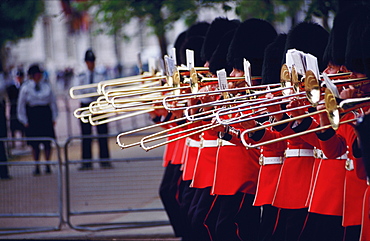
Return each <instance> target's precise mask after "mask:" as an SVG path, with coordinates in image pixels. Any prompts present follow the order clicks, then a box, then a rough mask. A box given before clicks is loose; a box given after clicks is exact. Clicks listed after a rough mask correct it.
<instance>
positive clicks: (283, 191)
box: [272, 123, 315, 209]
mask: <svg viewBox="0 0 370 241" xmlns="http://www.w3.org/2000/svg"><path fill="white" fill-rule="evenodd" d="M280 133H281V134H282V135H283V136H286V135H290V134H293V133H295V132H294V131H293V130H292V129H291V123H290V124H289V125H287V126H286V127H285V128H284V129H282V130H280ZM313 149H314V147H313V146H312V145H310V144H308V143H306V142H305V141H304V139H303V138H302V139H301V138H300V137H295V138H291V139H289V140H288V141H287V149H286V151H285V156H286V159H285V160H284V163H283V165H282V167H281V172H280V176H279V181H278V184H277V188H276V193H275V196H274V200H273V203H272V205H273V206H275V207H278V208H285V209H300V208H306V207H308V206H307V199H308V197H309V194H310V188H311V180H312V172H313V170H314V160H315V158H314V156H313Z"/></svg>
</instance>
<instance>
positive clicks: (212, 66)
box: [209, 29, 235, 75]
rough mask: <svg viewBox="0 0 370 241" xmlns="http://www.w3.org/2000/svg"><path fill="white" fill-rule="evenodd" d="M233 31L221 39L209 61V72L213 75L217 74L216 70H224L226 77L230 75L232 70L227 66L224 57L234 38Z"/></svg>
mask: <svg viewBox="0 0 370 241" xmlns="http://www.w3.org/2000/svg"><path fill="white" fill-rule="evenodd" d="M234 33H235V29H234V30H231V31H229V32H227V33H226V34H225V35H224V36H223V37H222V39H221V41H220V43H219V44H218V46H217V48H216V49H215V51H214V52H213V54H212V57H211V59H210V60H209V71H210V72H211V73H213V74H216V73H217V70H220V69H225V70H226V73H227V75H229V74H230V73H231V71H232V70H233V68H232V67H231V66H230V65H228V63H227V60H226V57H227V52H228V50H229V46H230V43H231V40H232V39H233V37H234Z"/></svg>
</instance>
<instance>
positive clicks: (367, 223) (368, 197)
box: [360, 185, 370, 241]
mask: <svg viewBox="0 0 370 241" xmlns="http://www.w3.org/2000/svg"><path fill="white" fill-rule="evenodd" d="M363 203H364V204H363V208H362V223H361V225H362V227H361V236H360V240H361V241H368V240H370V185H368V186H367V189H366V192H365V195H364V202H363Z"/></svg>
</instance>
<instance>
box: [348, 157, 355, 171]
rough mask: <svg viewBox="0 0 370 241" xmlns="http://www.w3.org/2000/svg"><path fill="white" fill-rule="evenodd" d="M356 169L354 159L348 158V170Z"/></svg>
mask: <svg viewBox="0 0 370 241" xmlns="http://www.w3.org/2000/svg"><path fill="white" fill-rule="evenodd" d="M354 169H355V167H354V165H353V161H352V160H351V159H349V158H348V159H347V161H346V170H347V171H353V170H354Z"/></svg>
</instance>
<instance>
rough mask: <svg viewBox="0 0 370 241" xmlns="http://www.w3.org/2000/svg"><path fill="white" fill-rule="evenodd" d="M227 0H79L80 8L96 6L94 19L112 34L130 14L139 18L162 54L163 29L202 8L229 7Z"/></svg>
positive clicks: (192, 16)
mask: <svg viewBox="0 0 370 241" xmlns="http://www.w3.org/2000/svg"><path fill="white" fill-rule="evenodd" d="M227 2H228V1H227V0H186V1H178V0H155V1H153V0H124V1H122V0H110V1H106V0H90V1H85V2H82V3H79V4H78V5H79V7H80V8H82V9H85V10H86V9H96V11H95V14H94V15H95V19H96V20H97V21H98V22H102V23H105V24H106V26H109V27H108V29H106V30H107V32H109V33H111V34H114V33H117V32H119V31H120V30H121V28H122V26H124V25H125V24H127V23H129V22H130V21H131V20H132V19H133V18H138V19H141V20H143V21H144V22H145V23H146V24H147V26H148V27H150V28H151V29H152V30H153V33H154V34H155V35H156V36H157V39H158V41H159V45H160V48H161V52H162V54H163V55H164V54H166V50H167V39H166V36H165V34H166V32H167V31H168V30H170V29H172V28H173V24H174V23H175V22H176V21H178V20H179V19H183V20H184V21H185V23H187V24H188V25H190V24H192V23H194V22H195V21H196V20H197V17H198V13H199V11H200V10H201V9H202V8H205V7H214V6H215V4H223V9H224V10H225V11H227V10H230V9H231V8H230V7H229V6H228V5H227Z"/></svg>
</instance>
